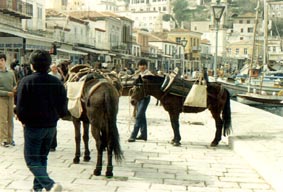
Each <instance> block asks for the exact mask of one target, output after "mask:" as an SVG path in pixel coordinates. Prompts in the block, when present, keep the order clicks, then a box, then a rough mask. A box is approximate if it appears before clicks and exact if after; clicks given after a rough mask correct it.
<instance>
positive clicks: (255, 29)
mask: <svg viewBox="0 0 283 192" xmlns="http://www.w3.org/2000/svg"><path fill="white" fill-rule="evenodd" d="M255 10H256V14H255V24H254V30H253V49H252V55H251V61H250V66H249V72H248V74H249V82H248V93H250V85H251V74H250V73H251V71H252V68H253V63H254V54H255V49H256V44H255V40H256V32H257V25H258V10H259V0H258V1H257V6H256V8H255Z"/></svg>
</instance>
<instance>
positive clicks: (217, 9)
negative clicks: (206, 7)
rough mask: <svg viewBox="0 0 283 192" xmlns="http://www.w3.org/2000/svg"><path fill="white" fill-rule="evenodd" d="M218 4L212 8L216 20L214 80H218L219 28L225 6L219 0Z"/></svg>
mask: <svg viewBox="0 0 283 192" xmlns="http://www.w3.org/2000/svg"><path fill="white" fill-rule="evenodd" d="M216 2H217V4H216V5H213V6H212V10H213V16H214V20H215V36H216V37H215V55H214V64H213V71H214V73H213V76H214V80H215V81H216V80H217V51H218V50H217V49H218V28H219V26H218V25H219V21H220V19H221V17H222V15H223V12H224V9H225V6H224V5H220V4H219V0H217V1H216Z"/></svg>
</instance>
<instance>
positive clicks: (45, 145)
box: [16, 50, 67, 191]
mask: <svg viewBox="0 0 283 192" xmlns="http://www.w3.org/2000/svg"><path fill="white" fill-rule="evenodd" d="M30 63H31V66H32V68H33V70H35V72H34V73H32V74H31V75H29V76H26V77H24V78H23V79H22V80H21V82H20V84H19V87H18V94H17V107H16V109H17V116H18V118H19V120H20V121H21V122H22V124H23V127H24V157H25V161H26V164H27V166H28V168H29V170H30V171H31V172H32V174H33V175H34V180H33V190H34V191H42V190H43V189H45V190H46V191H62V186H61V185H60V184H58V183H55V182H54V181H53V180H52V179H51V178H50V177H49V175H48V173H47V157H48V154H49V151H50V146H51V142H52V139H53V137H54V135H55V132H56V126H57V121H58V119H59V118H61V117H63V116H65V115H66V114H67V96H66V90H65V88H64V86H63V84H62V82H61V81H60V80H59V79H58V78H56V77H54V76H52V75H49V74H48V69H49V67H50V64H51V56H50V54H49V53H48V52H47V51H44V50H35V51H34V52H32V53H31V55H30Z"/></svg>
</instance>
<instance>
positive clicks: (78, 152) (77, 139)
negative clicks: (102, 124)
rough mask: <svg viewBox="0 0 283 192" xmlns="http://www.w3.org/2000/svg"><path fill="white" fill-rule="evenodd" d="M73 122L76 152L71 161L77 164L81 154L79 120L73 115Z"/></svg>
mask: <svg viewBox="0 0 283 192" xmlns="http://www.w3.org/2000/svg"><path fill="white" fill-rule="evenodd" d="M72 119H73V124H74V127H75V142H76V153H75V158H74V159H73V163H75V164H78V163H80V156H81V123H80V120H79V119H77V118H75V117H73V118H72Z"/></svg>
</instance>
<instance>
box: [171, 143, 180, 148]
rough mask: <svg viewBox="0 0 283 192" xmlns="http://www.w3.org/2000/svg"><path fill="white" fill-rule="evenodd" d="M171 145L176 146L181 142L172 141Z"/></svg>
mask: <svg viewBox="0 0 283 192" xmlns="http://www.w3.org/2000/svg"><path fill="white" fill-rule="evenodd" d="M172 145H173V146H175V147H178V146H181V143H180V142H174V143H172Z"/></svg>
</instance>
